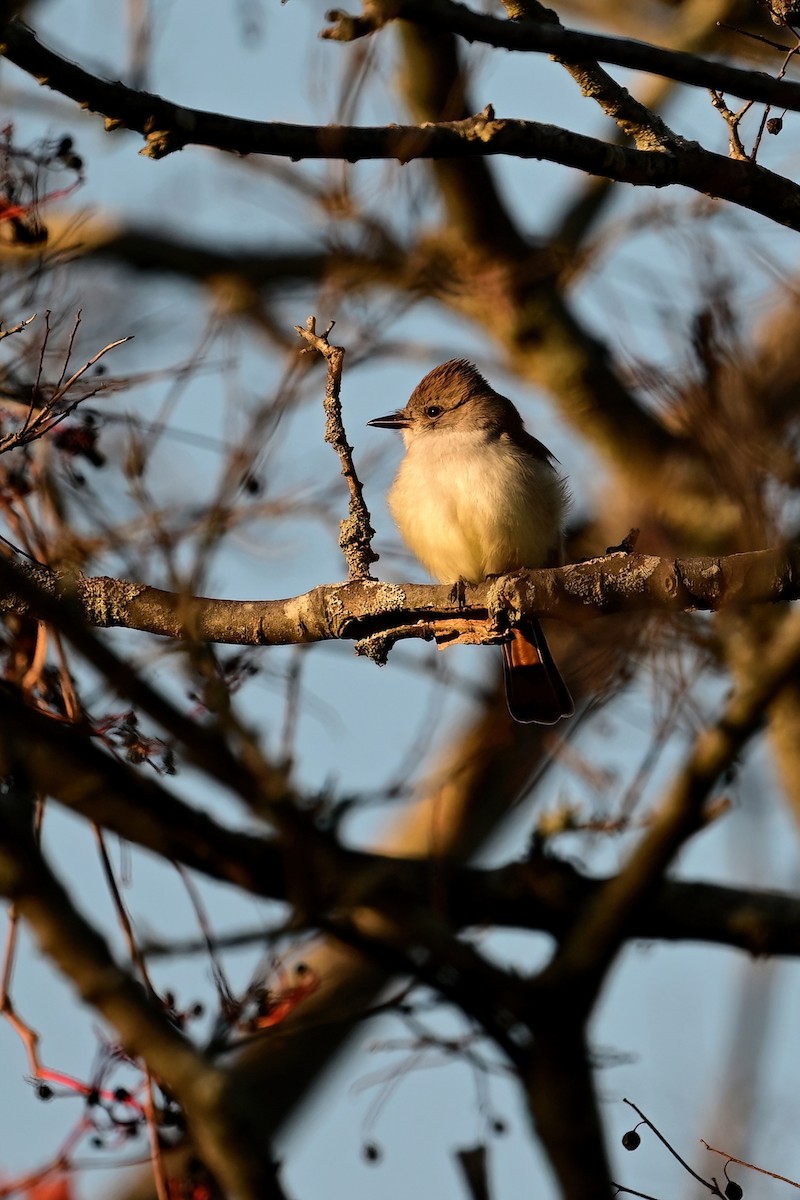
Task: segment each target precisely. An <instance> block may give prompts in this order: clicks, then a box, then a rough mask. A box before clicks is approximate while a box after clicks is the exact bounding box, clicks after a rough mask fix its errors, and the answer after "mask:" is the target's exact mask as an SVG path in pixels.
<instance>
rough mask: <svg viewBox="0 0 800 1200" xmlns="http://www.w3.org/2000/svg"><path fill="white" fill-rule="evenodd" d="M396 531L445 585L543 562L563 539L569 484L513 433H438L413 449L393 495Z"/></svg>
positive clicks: (420, 440)
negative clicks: (510, 436) (513, 437)
mask: <svg viewBox="0 0 800 1200" xmlns="http://www.w3.org/2000/svg"><path fill="white" fill-rule="evenodd" d="M389 507H390V509H391V511H392V515H393V517H394V519H395V521H396V523H397V526H398V529H399V530H400V533H401V535H402V537H403V539H404V541H405V542H406V543H407V545H408V547H409V548H410V549H411V550H412V551H413V552H414V554H415V555H416V556H417V558H418V559H419V560H420V562H421V563H422V564H423V566H425V567H426V568H427V569H428V571H430V573H431V574H432V575H433V576H435V577H436V578H437V579H440V580H441V581H442V582H445V583H448V582H453V581H455V580H456V579H465V580H467V581H469V582H471V583H479V582H480V581H481V580H483V579H484V578H485V577H486V576H487V575H497V574H500V573H502V572H503V571H514V570H518V569H521V568H522V567H538V566H544V565H545V564H546V563H548V562H549V561H552V555H553V552H554V551H555V550H556V548H557V547H558V544H559V540H560V536H561V526H562V521H563V515H564V508H565V490H564V485H563V483H562V482H561V480H560V479H559V477H558V475H557V474H556V472H555V471H554V470H553V468H552V467H551V466H550V464H549V463H548V462H546V461H544V460H540V459H536V458H534V457H533V456H532V455H530V454H529V453H527V452H526V451H525V450H523V449H521V448H520V447H518V446H517V445H516V444H515V443H514V442H512V441H511V440H510V439H508V438H503V437H500V438H497V437H492V438H490V437H487V436H486V434H485V433H484V432H483V431H478V430H472V431H469V432H467V431H463V432H462V431H455V430H454V431H452V432H446V433H445V432H444V431H437V433H436V434H435V436H425V435H421V436H419V437H416V438H415V439H414V440H413V441H412V442H411V444H410V446H409V447H408V451H407V453H406V455H405V458H404V459H403V461H402V464H401V466H400V470H399V472H398V475H397V478H396V480H395V482H394V484H393V486H392V488H391V491H390V492H389Z"/></svg>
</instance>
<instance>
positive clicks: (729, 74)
mask: <svg viewBox="0 0 800 1200" xmlns="http://www.w3.org/2000/svg"><path fill="white" fill-rule="evenodd" d="M364 7H365V14H366V15H365V16H364V17H362V18H353V17H351V16H348V14H347V13H344V12H342V11H341V10H338V9H334V10H333V11H332V12H330V13H329V14H328V19H329V20H331V21H333V22H334V24H333V25H331V26H329V27H328V28H326V29H324V30H323V32H322V35H321V36H322V37H324V38H330V39H332V40H334V41H343V42H347V41H352V40H354V39H355V38H356V37H364V36H366V35H367V34H370V33H373V32H375V30H377V29H380V28H381V27H382V26H383V25H385V24H387V23H388V22H389V21H391V20H403V21H413V22H414V23H415V24H417V25H421V26H422V27H423V28H426V29H435V30H444V31H447V32H449V33H454V34H457V35H458V36H459V37H463V38H464V39H465V40H466V41H468V42H481V43H483V44H484V45H488V46H494V47H496V48H497V49H501V50H514V51H529V52H534V53H537V54H551V55H553V57H554V58H558V59H563V60H564V61H565V62H569V63H590V62H592V61H594V62H604V63H609V64H611V65H612V66H617V67H628V68H630V70H633V71H644V72H646V73H647V74H650V75H662V76H664V77H665V78H667V79H673V80H674V81H675V82H676V83H685V84H688V85H689V86H691V87H699V88H713V89H714V90H715V91H719V92H729V93H730V94H731V95H734V96H739V97H740V98H741V99H743V100H756V101H760V102H761V103H763V104H773V105H776V106H777V107H779V108H788V109H790V110H792V111H793V112H797V111H800V83H793V82H790V81H788V80H782V79H772V78H771V77H770V76H769V75H767V74H766V73H765V72H763V71H750V70H746V69H743V68H741V67H730V66H728V65H727V64H726V63H720V62H716V61H715V60H714V59H711V58H702V57H701V56H700V55H699V54H689V53H687V52H686V51H683V50H664V49H662V48H661V47H659V46H653V45H652V44H650V43H649V42H639V41H635V40H634V39H633V38H619V37H610V36H608V35H606V34H600V33H584V32H582V31H579V30H575V29H565V28H564V26H563V25H559V24H558V23H552V24H547V23H544V22H543V21H539V20H533V19H531V18H522V19H516V20H512V21H504V20H502V19H501V18H499V17H492V16H488V15H486V14H484V13H478V12H474V11H473V10H472V9H470V8H467V7H466V5H464V4H457V3H455V2H454V0H368V2H367V3H366V4H365V6H364Z"/></svg>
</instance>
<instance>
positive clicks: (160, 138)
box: [3, 22, 800, 229]
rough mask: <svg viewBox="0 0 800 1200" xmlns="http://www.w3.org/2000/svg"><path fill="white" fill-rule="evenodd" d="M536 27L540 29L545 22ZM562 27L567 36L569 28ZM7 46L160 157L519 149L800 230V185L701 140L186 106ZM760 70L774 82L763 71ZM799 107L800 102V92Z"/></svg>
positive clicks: (409, 156) (39, 52) (10, 33)
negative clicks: (205, 149)
mask: <svg viewBox="0 0 800 1200" xmlns="http://www.w3.org/2000/svg"><path fill="white" fill-rule="evenodd" d="M500 24H503V23H502V22H501V23H500ZM533 25H534V28H535V29H537V30H539V31H541V29H542V28H543V27H542V26H538V25H535V23H533ZM544 28H550V27H544ZM554 28H555V30H556V31H557V32H558V34H559V36H562V35H563V34H565V33H566V32H567V31H565V30H562V29H561V28H560V27H558V26H556V27H554ZM582 36H584V35H582ZM585 36H587V37H588V35H585ZM612 40H613V39H612ZM568 49H569V50H570V52H569V54H568V57H569V58H570V60H571V61H575V57H576V55H575V50H574V48H568ZM3 53H4V54H5V57H6V58H8V59H9V61H11V62H14V63H15V64H16V65H17V66H19V67H21V68H22V69H23V70H25V71H28V72H29V73H30V74H32V75H34V76H35V77H36V78H37V79H38V80H39V82H40V83H42V84H43V85H46V86H48V87H52V88H54V89H55V90H56V91H58V92H60V93H62V94H63V95H65V96H68V97H69V98H70V99H72V100H75V101H76V102H77V103H78V104H80V106H81V107H82V108H86V109H89V110H91V111H92V112H99V113H102V114H103V115H104V116H105V117H106V127H107V128H108V129H118V128H127V129H130V130H133V131H135V132H138V133H140V134H142V135H143V136H144V137H145V139H146V142H147V145H146V148H145V151H144V153H145V154H147V155H148V156H150V157H152V158H161V157H163V156H164V155H166V154H171V153H172V152H173V151H175V150H181V149H183V147H184V146H187V145H200V146H211V147H215V148H217V149H219V150H227V151H230V152H233V153H236V154H267V155H276V156H279V157H285V158H291V159H293V160H298V159H303V158H312V159H319V158H325V159H346V160H347V161H348V162H356V161H358V160H359V159H396V160H397V161H399V162H402V163H405V162H410V161H411V160H413V159H431V158H433V159H439V158H460V157H465V156H467V157H483V156H485V155H496V154H501V155H512V156H515V157H518V158H525V159H530V158H532V159H546V160H548V161H550V162H557V163H561V164H562V165H563V166H567V167H574V168H575V169H577V170H581V171H586V172H587V173H589V174H591V175H599V176H602V177H603V178H606V179H613V180H615V181H617V182H620V183H630V184H637V185H640V186H648V187H666V186H668V185H672V184H680V185H682V186H684V187H688V188H691V189H692V190H694V191H698V192H701V193H702V194H704V195H707V196H712V197H714V198H717V199H722V200H729V201H731V202H733V203H735V204H739V205H741V206H742V207H744V208H748V209H751V210H752V211H753V212H758V213H760V214H761V215H762V216H766V217H768V218H770V219H771V220H773V221H777V222H778V223H779V224H782V225H786V226H788V227H789V228H791V229H800V188H798V187H797V185H795V184H794V183H793V182H791V181H790V180H788V179H785V178H784V177H783V176H781V175H776V174H775V173H774V172H772V171H768V170H766V169H765V168H764V167H760V166H758V164H756V163H753V162H751V161H750V160H732V159H729V158H726V157H724V156H723V155H721V154H713V153H712V152H711V151H708V150H704V149H703V148H702V147H701V146H699V145H697V144H696V143H688V142H687V143H684V144H682V145H681V147H680V150H679V151H678V150H673V151H672V152H666V151H661V150H639V149H633V148H631V147H623V146H616V145H612V144H609V143H607V142H603V141H600V140H599V139H597V138H592V137H587V136H586V135H584V134H578V133H572V132H570V131H568V130H564V129H561V128H559V127H557V126H554V125H543V124H540V123H538V122H535V121H520V120H495V119H494V114H493V112H492V111H491V108H490V107H488V108H487V109H486V110H484V112H483V113H481V114H479V115H478V116H475V117H471V118H469V119H468V120H465V121H451V122H446V121H444V122H439V123H437V124H433V123H431V124H423V125H407V126H403V125H389V126H376V127H359V128H356V127H351V126H339V125H289V124H286V123H283V122H277V121H273V122H266V121H251V120H245V119H243V118H237V117H229V116H224V115H222V114H220V113H213V112H206V111H203V110H200V109H189V108H185V107H183V106H181V105H178V104H172V103H171V102H170V101H168V100H164V99H163V98H162V97H161V96H156V95H153V94H151V93H148V92H137V91H134V90H133V89H131V88H126V87H125V86H124V85H123V84H122V83H110V82H108V81H106V80H102V79H98V78H97V77H96V76H93V75H90V74H89V73H88V72H87V71H84V70H83V69H82V68H81V67H78V66H76V65H75V64H74V63H71V62H69V61H68V60H67V59H65V58H62V57H61V56H60V55H58V54H55V53H54V52H53V51H51V50H48V49H46V48H45V47H44V46H42V45H41V43H39V42H38V41H37V39H36V37H35V35H34V34H33V33H32V32H31V30H29V29H27V28H26V27H25V26H23V25H21V24H19V23H14V24H12V25H11V26H9V28H8V30H7V33H6V40H5V44H4V47H3ZM595 57H598V56H597V55H595ZM688 57H690V58H691V56H688ZM712 65H713V64H712ZM728 69H729V70H732V69H733V68H728ZM742 74H749V73H748V72H742ZM755 77H756V78H758V79H766V81H767V82H768V83H773V81H771V80H768V79H767V77H765V76H760V75H758V74H757V73H755ZM720 86H722V85H720ZM774 87H775V88H776V89H777V88H778V87H788V88H791V87H793V88H795V89H796V91H797V92H800V84H786V83H781V84H778V83H774ZM773 102H774V103H776V104H778V103H783V104H784V105H785V106H787V107H791V105H790V104H789V99H788V98H787V99H782V100H779V99H777V98H775V99H773ZM794 107H800V99H798V98H797V97H795V100H794Z"/></svg>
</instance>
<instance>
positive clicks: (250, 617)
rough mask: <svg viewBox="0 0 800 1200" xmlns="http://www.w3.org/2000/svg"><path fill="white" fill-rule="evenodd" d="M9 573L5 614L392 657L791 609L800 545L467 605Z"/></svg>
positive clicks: (559, 578)
mask: <svg viewBox="0 0 800 1200" xmlns="http://www.w3.org/2000/svg"><path fill="white" fill-rule="evenodd" d="M3 574H5V576H6V581H7V584H8V586H7V587H6V590H5V593H4V594H3V595H2V596H0V611H2V612H17V613H30V614H32V615H34V616H41V615H43V613H42V609H41V604H42V603H45V604H48V603H49V605H51V606H52V607H51V608H49V609H48V615H49V616H50V617H51V619H52V618H53V617H55V618H56V619H57V617H58V613H59V611H64V610H63V604H64V603H65V602H68V603H69V605H71V606H72V607H73V610H74V613H75V614H76V615H80V616H81V617H82V618H84V619H85V620H87V621H88V622H89V624H90V625H93V626H96V627H98V628H126V629H139V630H142V631H144V632H147V633H155V634H160V635H162V636H164V637H173V638H183V639H200V640H202V641H211V642H217V643H222V644H225V645H239V646H241V645H250V646H279V645H280V646H285V645H299V644H306V643H310V642H320V641H329V640H332V639H348V640H355V641H358V642H359V643H360V645H359V647H358V649H359V652H360V653H364V654H367V655H369V656H371V657H375V658H378V659H382V658H384V657H385V654H386V651H387V650H388V649H389V648H390V646H391V644H392V643H393V642H395V641H398V640H402V639H405V638H422V639H424V640H433V641H436V642H437V643H439V644H440V645H443V646H444V645H448V644H456V643H458V642H469V643H477V644H492V643H496V642H499V641H502V640H503V636H504V634H505V631H506V630H507V629H508V627H509V625H511V624H514V623H515V622H517V621H519V620H520V619H521V618H522V617H529V616H540V617H560V618H562V619H564V620H567V621H575V622H582V621H584V620H587V619H590V618H596V617H601V616H604V615H608V614H610V613H619V612H630V613H633V612H669V613H676V612H687V611H691V610H697V609H700V610H704V611H717V610H719V609H721V608H724V607H730V606H746V605H752V604H766V603H787V602H789V601H791V600H797V599H800V545H791V546H788V547H786V548H784V549H779V550H754V551H751V552H749V553H745V554H732V555H729V556H728V557H724V558H718V557H706V558H676V559H672V558H669V559H667V558H665V559H662V558H658V557H656V556H652V555H643V554H611V555H608V556H606V557H603V558H594V559H590V560H589V561H588V562H582V563H573V564H571V565H569V566H566V567H555V568H549V569H542V570H531V571H520V572H518V573H516V574H514V575H501V576H498V577H496V578H494V579H490V580H487V581H486V582H485V583H482V584H479V585H478V586H477V587H474V588H470V589H469V591H468V593H467V598H466V602H465V604H464V605H463V606H459V605H458V603H457V602H455V601H454V600H453V598H452V595H451V588H450V587H449V586H447V585H445V584H408V583H380V582H377V581H375V580H359V581H356V582H352V583H340V584H324V585H321V586H319V587H316V588H313V589H312V590H311V591H310V592H306V593H304V594H303V595H300V596H293V597H291V598H290V599H285V600H260V601H259V600H216V599H210V598H207V597H203V596H188V595H184V594H181V593H178V592H168V591H164V590H163V589H161V588H153V587H149V586H148V585H147V584H143V583H132V582H129V581H126V580H120V579H113V578H109V577H103V576H100V577H81V576H74V575H71V574H70V575H64V574H61V573H59V572H57V571H54V570H51V569H50V568H49V567H45V566H42V565H40V564H34V563H26V562H19V563H16V564H14V565H12V564H11V562H9V560H5V562H0V578H2V576H3ZM60 605H61V606H62V607H60ZM132 699H135V697H133V696H132ZM154 715H155V714H154ZM157 719H158V718H157ZM184 732H185V731H184Z"/></svg>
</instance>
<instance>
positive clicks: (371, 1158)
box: [363, 1142, 382, 1163]
mask: <svg viewBox="0 0 800 1200" xmlns="http://www.w3.org/2000/svg"><path fill="white" fill-rule="evenodd" d="M363 1154H364V1158H365V1159H366V1160H367V1162H368V1163H376V1162H380V1160H381V1154H382V1151H381V1148H380V1146H379V1145H378V1143H377V1142H365V1143H364V1149H363Z"/></svg>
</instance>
